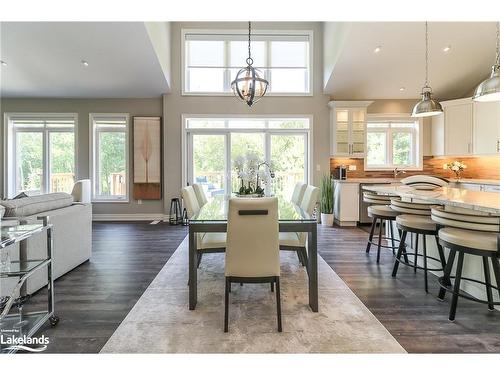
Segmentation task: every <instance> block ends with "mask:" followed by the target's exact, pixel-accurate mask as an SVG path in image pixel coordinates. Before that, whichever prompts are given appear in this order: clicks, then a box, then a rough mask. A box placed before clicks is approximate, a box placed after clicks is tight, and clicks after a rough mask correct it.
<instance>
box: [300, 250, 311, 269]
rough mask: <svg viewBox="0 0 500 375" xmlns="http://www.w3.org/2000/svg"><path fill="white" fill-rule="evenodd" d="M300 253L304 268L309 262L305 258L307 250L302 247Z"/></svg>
mask: <svg viewBox="0 0 500 375" xmlns="http://www.w3.org/2000/svg"><path fill="white" fill-rule="evenodd" d="M301 251H302V259H304V267H307V263H308V262H309V261H308V259H307V258H308V257H307V249H306V248H305V247H303V248H302V249H301Z"/></svg>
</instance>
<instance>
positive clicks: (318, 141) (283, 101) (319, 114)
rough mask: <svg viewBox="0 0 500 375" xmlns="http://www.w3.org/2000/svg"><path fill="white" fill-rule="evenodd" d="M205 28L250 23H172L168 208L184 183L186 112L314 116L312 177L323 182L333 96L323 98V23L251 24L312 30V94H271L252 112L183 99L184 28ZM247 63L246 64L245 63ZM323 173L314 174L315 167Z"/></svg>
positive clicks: (230, 103) (213, 99) (205, 99)
mask: <svg viewBox="0 0 500 375" xmlns="http://www.w3.org/2000/svg"><path fill="white" fill-rule="evenodd" d="M207 27H211V28H215V29H221V28H228V29H240V30H241V29H245V28H246V27H248V26H247V23H244V22H243V23H241V22H239V23H238V22H236V23H227V22H225V23H217V22H213V23H210V24H207V23H195V22H190V23H172V24H171V35H172V41H171V42H172V43H171V46H172V51H171V56H172V65H171V68H172V81H171V89H172V90H171V93H169V94H168V95H164V96H163V112H164V114H165V115H164V129H166V131H165V139H164V144H165V145H166V148H165V173H164V182H165V189H166V191H165V193H166V194H165V198H166V199H165V205H166V206H168V205H169V204H170V203H169V202H170V198H172V197H176V196H179V193H180V192H179V191H180V188H181V187H182V186H183V185H184V184H185V182H183V181H181V178H182V177H181V176H182V170H181V168H182V167H181V136H182V119H181V117H182V114H190V115H193V114H219V115H220V114H224V115H232V114H238V115H241V114H248V115H286V114H296V115H312V116H313V139H312V163H311V169H312V176H313V183H314V184H316V185H317V184H319V181H320V178H321V176H322V174H323V173H329V171H330V166H329V155H330V143H329V111H328V100H329V97H328V96H326V95H324V94H323V82H322V81H323V79H322V72H323V69H322V68H323V67H322V65H323V56H322V46H323V41H322V25H321V23H319V22H318V23H316V22H311V23H304V22H300V23H293V22H292V23H291V22H282V23H279V22H278V23H277V22H272V23H265V22H261V23H259V22H257V23H253V24H252V27H253V28H254V29H262V30H270V29H283V30H298V29H304V30H313V31H314V36H313V40H314V52H313V53H314V56H313V61H314V66H313V73H314V77H313V89H314V95H313V96H308V97H304V96H300V97H293V96H290V97H272V96H268V97H265V98H264V99H262V100H261V101H260V102H258V103H257V104H255V106H254V107H253V108H251V109H250V108H248V107H247V106H246V105H245V104H243V103H240V102H238V101H237V100H236V99H235V98H234V97H232V96H229V97H228V96H226V97H224V96H182V95H181V74H182V70H181V29H182V28H186V29H189V28H199V29H206V28H207ZM243 63H244V62H243V61H242V64H243ZM317 165H319V166H320V170H319V171H317V170H316V166H317Z"/></svg>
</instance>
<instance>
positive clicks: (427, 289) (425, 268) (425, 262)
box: [422, 234, 429, 293]
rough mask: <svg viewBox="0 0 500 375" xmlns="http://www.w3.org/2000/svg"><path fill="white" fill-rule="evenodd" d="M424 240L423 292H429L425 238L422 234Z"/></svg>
mask: <svg viewBox="0 0 500 375" xmlns="http://www.w3.org/2000/svg"><path fill="white" fill-rule="evenodd" d="M422 237H423V241H424V283H425V293H429V285H428V282H427V239H426V238H425V234H423V235H422Z"/></svg>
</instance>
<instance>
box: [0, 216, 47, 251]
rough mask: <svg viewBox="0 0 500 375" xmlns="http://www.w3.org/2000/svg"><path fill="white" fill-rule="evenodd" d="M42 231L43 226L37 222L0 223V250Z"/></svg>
mask: <svg viewBox="0 0 500 375" xmlns="http://www.w3.org/2000/svg"><path fill="white" fill-rule="evenodd" d="M43 229H44V226H43V224H42V223H38V222H34V223H28V224H18V223H17V222H15V221H5V222H4V221H2V222H1V223H0V235H1V239H0V249H3V248H4V247H7V246H9V245H12V244H14V243H16V242H19V241H22V240H24V239H25V238H28V237H30V236H31V235H32V234H34V233H37V232H40V231H42V230H43Z"/></svg>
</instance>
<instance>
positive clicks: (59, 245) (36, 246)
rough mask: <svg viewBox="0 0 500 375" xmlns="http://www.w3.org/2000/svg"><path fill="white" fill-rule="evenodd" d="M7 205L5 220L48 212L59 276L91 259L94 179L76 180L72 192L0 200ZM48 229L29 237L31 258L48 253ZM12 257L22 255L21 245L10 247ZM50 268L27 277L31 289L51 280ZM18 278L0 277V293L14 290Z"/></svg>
mask: <svg viewBox="0 0 500 375" xmlns="http://www.w3.org/2000/svg"><path fill="white" fill-rule="evenodd" d="M0 205H1V206H3V207H4V208H5V216H4V217H3V218H2V222H4V223H5V224H6V222H7V221H9V218H12V217H25V218H28V219H36V218H37V217H38V216H48V217H49V221H50V223H52V224H53V236H52V237H53V248H52V257H53V272H54V278H58V277H60V276H62V275H64V274H65V273H67V272H69V271H71V270H72V269H74V268H75V267H77V266H78V265H80V264H82V263H84V262H86V261H87V260H89V259H90V256H91V252H92V205H91V204H90V181H89V180H81V181H78V182H76V183H75V187H74V188H73V192H72V194H71V195H70V194H65V193H54V194H46V195H39V196H33V197H28V198H21V199H16V200H9V201H0ZM46 237H47V235H46V232H43V233H40V234H37V235H35V236H33V237H32V238H30V239H28V244H27V253H28V258H29V259H43V258H44V257H45V256H46ZM9 251H10V256H11V260H17V259H19V245H13V246H11V247H10V249H9ZM46 272H47V271H46V270H43V271H39V272H37V273H36V274H34V275H32V276H31V277H30V278H29V279H28V281H27V293H33V292H35V291H37V290H38V289H40V288H42V287H44V286H45V285H46V284H47V274H46ZM15 283H16V279H12V278H10V279H0V295H6V294H10V291H11V290H12V287H13V286H14V285H15Z"/></svg>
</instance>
